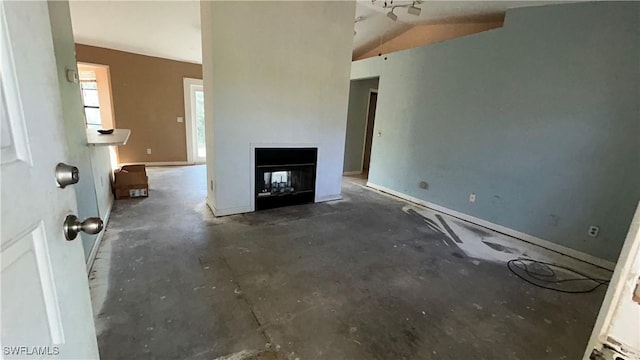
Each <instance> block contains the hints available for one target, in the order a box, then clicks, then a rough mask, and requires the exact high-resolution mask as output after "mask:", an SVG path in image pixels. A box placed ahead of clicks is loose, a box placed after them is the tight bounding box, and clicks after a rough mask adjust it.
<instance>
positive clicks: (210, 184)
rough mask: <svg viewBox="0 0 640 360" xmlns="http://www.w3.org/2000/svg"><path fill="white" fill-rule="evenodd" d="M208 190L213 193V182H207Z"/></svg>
mask: <svg viewBox="0 0 640 360" xmlns="http://www.w3.org/2000/svg"><path fill="white" fill-rule="evenodd" d="M209 188H210V189H211V191H213V180H209Z"/></svg>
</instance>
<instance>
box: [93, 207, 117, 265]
mask: <svg viewBox="0 0 640 360" xmlns="http://www.w3.org/2000/svg"><path fill="white" fill-rule="evenodd" d="M110 199H111V201H110V202H109V207H108V208H107V212H106V213H105V214H104V216H103V219H102V222H103V223H104V229H102V231H101V232H100V233H99V234H98V236H97V237H96V241H95V242H94V243H93V247H92V248H91V252H90V253H89V258H88V259H87V275H89V274H90V273H91V267H93V263H94V261H95V260H96V255H97V254H98V249H99V248H100V243H102V239H103V238H104V233H105V232H106V231H107V224H109V218H110V217H111V210H112V209H113V203H114V199H113V197H110Z"/></svg>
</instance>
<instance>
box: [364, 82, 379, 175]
mask: <svg viewBox="0 0 640 360" xmlns="http://www.w3.org/2000/svg"><path fill="white" fill-rule="evenodd" d="M371 94H376V95H377V94H378V89H369V96H368V97H367V112H366V114H365V115H364V116H365V118H364V141H363V142H362V158H361V159H360V172H361V173H362V172H364V153H365V151H366V150H367V131H368V130H369V107H370V106H371ZM377 103H378V99H377V98H376V105H377ZM374 118H375V114H374ZM371 149H373V133H371ZM369 167H371V153H369Z"/></svg>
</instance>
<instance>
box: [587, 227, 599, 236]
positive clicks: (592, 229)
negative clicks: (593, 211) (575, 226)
mask: <svg viewBox="0 0 640 360" xmlns="http://www.w3.org/2000/svg"><path fill="white" fill-rule="evenodd" d="M599 233H600V228H599V227H597V226H595V225H591V226H589V236H591V237H596V236H598V234H599Z"/></svg>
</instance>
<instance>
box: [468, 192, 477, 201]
mask: <svg viewBox="0 0 640 360" xmlns="http://www.w3.org/2000/svg"><path fill="white" fill-rule="evenodd" d="M469 202H476V194H473V193H471V194H469Z"/></svg>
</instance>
